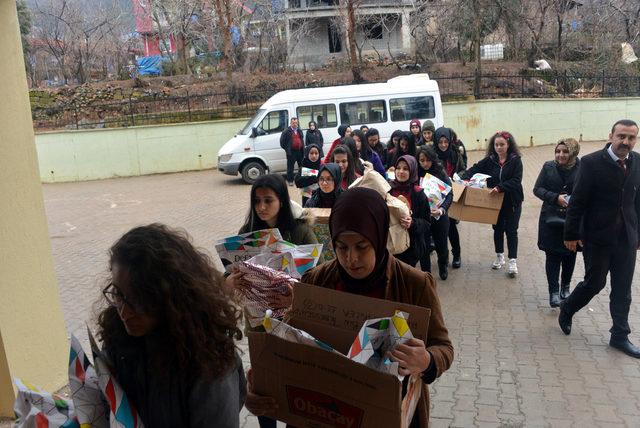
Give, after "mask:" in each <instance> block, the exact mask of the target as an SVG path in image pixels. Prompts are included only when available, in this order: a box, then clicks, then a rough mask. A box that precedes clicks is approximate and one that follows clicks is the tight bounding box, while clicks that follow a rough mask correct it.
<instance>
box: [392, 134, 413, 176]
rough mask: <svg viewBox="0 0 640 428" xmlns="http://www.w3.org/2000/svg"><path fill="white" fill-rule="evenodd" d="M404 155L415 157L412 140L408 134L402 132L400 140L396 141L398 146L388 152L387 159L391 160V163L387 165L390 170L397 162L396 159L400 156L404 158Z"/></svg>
mask: <svg viewBox="0 0 640 428" xmlns="http://www.w3.org/2000/svg"><path fill="white" fill-rule="evenodd" d="M405 155H410V156H413V157H415V156H416V145H415V143H414V141H413V138H411V135H409V133H408V132H403V133H402V134H401V135H400V139H399V140H398V145H397V146H396V148H395V149H393V150H392V151H390V152H389V157H390V158H391V163H390V164H389V167H390V168H391V167H395V164H396V162H397V161H398V159H400V158H401V157H402V156H405Z"/></svg>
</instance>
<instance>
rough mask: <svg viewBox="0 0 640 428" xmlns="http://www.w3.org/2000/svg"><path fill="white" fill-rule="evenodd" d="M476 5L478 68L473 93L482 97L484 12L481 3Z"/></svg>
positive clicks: (475, 39) (475, 37) (474, 41)
mask: <svg viewBox="0 0 640 428" xmlns="http://www.w3.org/2000/svg"><path fill="white" fill-rule="evenodd" d="M476 6H477V8H476V19H475V34H474V40H473V43H474V47H475V52H476V55H475V56H476V69H475V80H474V83H473V93H474V95H475V97H476V98H480V81H481V78H480V76H481V75H482V74H481V73H482V59H481V57H480V45H482V13H481V11H480V5H479V4H478V3H476Z"/></svg>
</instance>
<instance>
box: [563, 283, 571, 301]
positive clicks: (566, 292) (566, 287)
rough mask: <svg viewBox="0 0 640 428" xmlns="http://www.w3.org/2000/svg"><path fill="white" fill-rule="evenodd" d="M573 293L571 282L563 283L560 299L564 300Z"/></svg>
mask: <svg viewBox="0 0 640 428" xmlns="http://www.w3.org/2000/svg"><path fill="white" fill-rule="evenodd" d="M569 294H571V284H570V283H569V284H562V285H561V286H560V299H562V300H564V299H566V298H567V297H569Z"/></svg>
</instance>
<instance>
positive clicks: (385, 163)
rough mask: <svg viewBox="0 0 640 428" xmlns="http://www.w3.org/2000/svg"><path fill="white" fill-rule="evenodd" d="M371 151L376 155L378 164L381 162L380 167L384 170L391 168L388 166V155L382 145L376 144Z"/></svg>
mask: <svg viewBox="0 0 640 428" xmlns="http://www.w3.org/2000/svg"><path fill="white" fill-rule="evenodd" d="M372 150H373V151H374V152H376V153H377V154H378V157H379V158H380V162H382V165H383V166H384V167H385V169H387V168H389V167H391V166H393V165H389V153H388V150H387V148H386V147H385V146H384V144H382V143H381V142H378V144H376V145H375V147H373V148H372Z"/></svg>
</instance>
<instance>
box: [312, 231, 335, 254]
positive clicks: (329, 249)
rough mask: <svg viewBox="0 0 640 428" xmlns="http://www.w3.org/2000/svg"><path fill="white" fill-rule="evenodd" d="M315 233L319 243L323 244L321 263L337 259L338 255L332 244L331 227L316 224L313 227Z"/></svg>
mask: <svg viewBox="0 0 640 428" xmlns="http://www.w3.org/2000/svg"><path fill="white" fill-rule="evenodd" d="M313 233H314V235H316V238H317V239H318V242H321V243H322V244H323V247H322V254H321V255H320V260H319V263H324V262H329V261H331V260H333V259H335V258H336V253H335V252H334V251H333V243H332V242H331V234H330V233H329V225H328V224H318V223H316V224H314V225H313Z"/></svg>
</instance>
